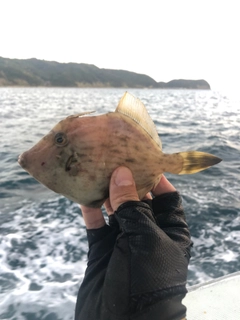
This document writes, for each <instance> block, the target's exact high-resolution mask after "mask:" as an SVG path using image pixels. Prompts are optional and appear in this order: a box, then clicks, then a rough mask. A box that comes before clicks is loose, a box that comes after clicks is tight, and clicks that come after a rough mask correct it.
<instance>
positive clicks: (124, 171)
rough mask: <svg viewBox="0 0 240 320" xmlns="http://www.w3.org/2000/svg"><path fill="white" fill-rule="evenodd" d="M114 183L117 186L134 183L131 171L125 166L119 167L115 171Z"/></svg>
mask: <svg viewBox="0 0 240 320" xmlns="http://www.w3.org/2000/svg"><path fill="white" fill-rule="evenodd" d="M114 181H115V184H116V185H117V186H119V187H120V186H131V185H133V184H134V181H133V176H132V172H131V171H130V170H129V169H128V168H126V167H120V168H118V169H117V171H116V175H115V179H114Z"/></svg>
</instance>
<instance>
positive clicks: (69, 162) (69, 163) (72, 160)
mask: <svg viewBox="0 0 240 320" xmlns="http://www.w3.org/2000/svg"><path fill="white" fill-rule="evenodd" d="M76 162H77V159H76V158H75V157H74V155H73V154H72V155H71V156H70V157H69V158H68V160H67V162H66V165H65V171H70V170H71V167H72V164H73V163H76Z"/></svg>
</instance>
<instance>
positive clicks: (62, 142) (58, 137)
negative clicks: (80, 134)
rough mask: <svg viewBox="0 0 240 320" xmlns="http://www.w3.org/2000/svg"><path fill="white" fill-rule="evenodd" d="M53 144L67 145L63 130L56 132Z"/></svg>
mask: <svg viewBox="0 0 240 320" xmlns="http://www.w3.org/2000/svg"><path fill="white" fill-rule="evenodd" d="M54 141H55V144H56V145H57V146H59V147H64V146H66V145H67V143H68V140H67V136H66V135H65V134H64V133H63V132H58V133H57V134H56V135H55V138H54Z"/></svg>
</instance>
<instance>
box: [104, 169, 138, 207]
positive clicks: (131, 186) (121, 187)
mask: <svg viewBox="0 0 240 320" xmlns="http://www.w3.org/2000/svg"><path fill="white" fill-rule="evenodd" d="M109 198H110V204H111V207H112V209H113V211H116V210H117V208H118V207H119V206H120V205H121V204H122V203H124V202H127V201H139V197H138V194H137V190H136V185H135V181H134V180H133V175H132V172H131V171H130V170H129V169H128V168H126V167H119V168H117V169H116V170H115V171H114V172H113V174H112V177H111V181H110V189H109Z"/></svg>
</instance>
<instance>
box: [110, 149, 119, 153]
mask: <svg viewBox="0 0 240 320" xmlns="http://www.w3.org/2000/svg"><path fill="white" fill-rule="evenodd" d="M111 153H119V149H111Z"/></svg>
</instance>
